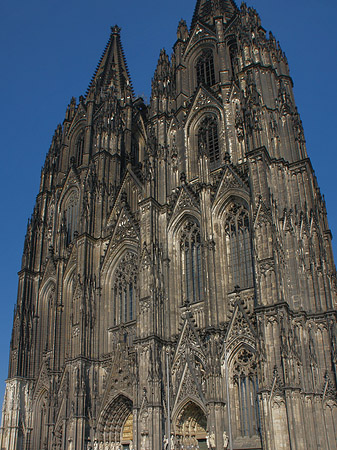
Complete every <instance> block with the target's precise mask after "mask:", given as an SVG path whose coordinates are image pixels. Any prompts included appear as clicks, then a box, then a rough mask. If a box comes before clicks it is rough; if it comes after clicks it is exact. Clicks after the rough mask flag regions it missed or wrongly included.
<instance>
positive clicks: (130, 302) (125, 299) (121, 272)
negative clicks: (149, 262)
mask: <svg viewBox="0 0 337 450" xmlns="http://www.w3.org/2000/svg"><path fill="white" fill-rule="evenodd" d="M137 273H138V264H137V255H136V254H135V253H132V252H127V253H126V255H125V256H124V257H123V258H122V260H121V261H120V263H119V264H118V267H117V269H116V271H115V280H114V285H113V325H114V326H116V325H119V324H121V323H127V322H131V321H132V320H134V319H135V318H136V307H135V304H136V302H135V299H136V283H137Z"/></svg>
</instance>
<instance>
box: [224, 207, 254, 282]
mask: <svg viewBox="0 0 337 450" xmlns="http://www.w3.org/2000/svg"><path fill="white" fill-rule="evenodd" d="M225 233H226V252H227V264H228V268H229V277H230V280H229V281H230V287H231V289H234V288H235V287H236V286H238V287H240V288H241V289H245V288H249V287H252V286H253V263H252V252H251V239H250V226H249V215H248V211H247V209H246V208H245V207H244V205H241V204H238V203H232V204H231V205H230V206H229V208H228V209H227V213H226V218H225Z"/></svg>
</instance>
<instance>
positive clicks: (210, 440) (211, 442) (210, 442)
mask: <svg viewBox="0 0 337 450" xmlns="http://www.w3.org/2000/svg"><path fill="white" fill-rule="evenodd" d="M206 444H207V448H209V449H215V434H214V432H212V433H207V435H206Z"/></svg>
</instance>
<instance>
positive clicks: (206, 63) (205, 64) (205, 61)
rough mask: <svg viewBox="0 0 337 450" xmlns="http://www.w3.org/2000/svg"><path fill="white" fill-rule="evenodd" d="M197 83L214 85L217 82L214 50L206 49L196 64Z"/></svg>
mask: <svg viewBox="0 0 337 450" xmlns="http://www.w3.org/2000/svg"><path fill="white" fill-rule="evenodd" d="M196 71H197V84H198V85H200V84H203V85H205V86H213V85H214V84H215V71H214V58H213V52H212V50H209V49H208V50H205V51H204V52H203V53H202V55H201V56H200V57H199V59H198V61H197V64H196Z"/></svg>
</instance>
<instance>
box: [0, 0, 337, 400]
mask: <svg viewBox="0 0 337 450" xmlns="http://www.w3.org/2000/svg"><path fill="white" fill-rule="evenodd" d="M247 4H248V5H249V6H254V7H255V9H257V11H258V12H259V14H260V16H261V19H262V25H263V26H264V28H265V29H267V30H272V32H273V34H274V35H275V36H276V38H277V39H278V40H279V41H280V43H281V47H282V48H283V50H284V51H285V52H286V55H287V57H288V60H289V65H290V70H291V75H292V77H293V80H294V83H295V88H294V91H295V98H296V103H297V106H298V108H299V111H300V114H301V117H302V120H303V124H304V131H305V135H306V139H307V147H308V154H309V156H310V158H311V160H312V163H313V166H314V169H315V171H316V174H317V176H318V182H319V185H320V187H321V190H322V193H323V194H325V198H326V201H327V206H328V217H329V223H330V227H331V229H332V232H333V233H334V234H335V235H336V242H334V249H335V253H336V252H337V210H336V194H337V173H336V166H337V144H336V139H335V129H336V122H337V121H336V119H337V113H336V105H337V83H336V78H337V77H336V74H337V31H336V30H337V27H336V23H335V18H336V16H337V2H336V0H320V1H319V2H317V0H298V1H296V2H295V1H290V0H282V1H280V0H252V1H248V2H247ZM194 6H195V0H184V1H181V0H170V1H169V2H160V1H158V0H146V1H144V2H140V1H137V0H128V1H127V2H126V1H125V2H119V1H116V0H95V2H93V1H89V0H67V1H66V0H30V1H27V0H2V2H1V5H0V52H1V59H2V64H1V70H0V99H1V108H0V124H1V125H0V127H1V138H2V139H1V154H2V164H1V165H0V183H1V186H0V188H1V203H2V204H1V218H2V220H1V221H0V239H1V249H2V252H1V258H0V282H1V291H0V304H1V318H0V338H1V339H0V342H1V344H0V402H2V398H3V388H4V380H5V379H6V376H7V368H8V350H9V341H10V334H11V327H12V317H13V308H14V304H15V302H16V292H17V272H18V270H19V269H20V264H21V255H22V249H23V241H24V236H25V231H26V224H27V219H28V217H29V216H30V215H31V212H32V210H33V206H34V202H35V196H36V194H37V192H38V188H39V178H40V171H41V167H42V165H43V162H44V158H45V155H46V152H47V151H48V148H49V145H50V142H51V138H52V135H53V132H54V130H55V128H56V126H57V124H58V123H60V122H62V121H63V118H64V112H65V109H66V106H67V104H68V103H69V100H70V98H71V97H72V96H75V97H77V98H78V97H79V96H80V95H81V94H84V93H85V91H86V89H87V86H88V84H89V81H90V79H91V76H92V74H93V72H94V70H95V67H96V65H97V62H98V60H99V58H100V56H101V54H102V51H103V49H104V47H105V45H106V42H107V40H108V38H109V33H110V26H111V25H115V24H116V23H117V24H118V25H119V26H120V27H122V41H123V46H124V50H125V54H126V58H127V61H128V65H129V69H130V74H131V78H132V81H133V86H134V89H135V92H136V94H137V95H143V96H145V97H147V98H149V96H150V86H151V78H152V76H153V72H154V69H155V66H156V62H157V58H158V56H159V52H160V49H161V48H163V47H165V48H166V50H167V51H168V52H169V53H170V52H171V48H172V45H173V44H174V42H175V39H176V29H177V25H178V22H179V20H180V19H181V18H184V19H186V20H187V21H188V23H190V20H191V17H192V14H193V10H194ZM336 254H337V253H336Z"/></svg>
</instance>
